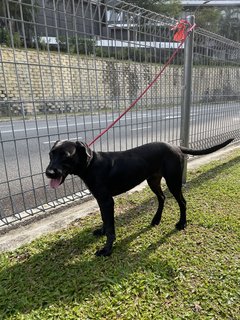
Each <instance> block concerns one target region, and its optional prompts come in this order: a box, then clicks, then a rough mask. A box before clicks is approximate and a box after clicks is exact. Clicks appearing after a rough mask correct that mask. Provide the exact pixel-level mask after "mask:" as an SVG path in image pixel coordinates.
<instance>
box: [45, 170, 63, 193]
mask: <svg viewBox="0 0 240 320" xmlns="http://www.w3.org/2000/svg"><path fill="white" fill-rule="evenodd" d="M46 176H47V178H48V179H49V187H50V188H52V189H57V188H58V187H59V186H60V185H61V184H62V183H63V182H64V181H65V179H66V177H67V173H65V172H63V171H62V170H61V172H60V170H59V172H56V170H52V169H47V170H46Z"/></svg>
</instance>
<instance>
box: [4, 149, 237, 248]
mask: <svg viewBox="0 0 240 320" xmlns="http://www.w3.org/2000/svg"><path fill="white" fill-rule="evenodd" d="M239 146H240V143H235V144H232V145H231V146H229V147H225V148H224V149H222V150H220V151H217V152H215V153H212V154H210V155H206V156H202V157H198V158H192V159H190V160H189V161H188V170H194V169H197V168H199V167H200V166H202V165H204V164H207V163H209V162H211V161H214V160H220V159H223V158H226V157H227V156H228V155H229V153H230V152H231V151H234V150H236V149H238V148H239ZM146 185H147V183H146V182H143V183H142V184H140V185H139V186H137V187H135V188H134V189H132V190H130V191H129V193H133V192H136V191H141V190H142V189H143V188H144V187H146ZM98 210H99V208H98V205H97V202H96V200H95V199H91V200H89V201H87V202H83V203H81V204H78V205H73V206H70V207H67V208H66V206H65V207H63V208H62V209H61V208H60V209H59V210H58V211H60V212H58V213H57V214H52V215H49V216H48V217H46V218H43V219H41V220H38V221H34V222H32V223H30V224H28V225H25V226H19V227H18V228H16V229H13V230H11V231H9V232H8V233H6V234H3V235H0V252H5V251H12V250H15V249H17V248H19V247H21V246H22V245H24V244H27V243H30V242H31V241H33V240H34V239H37V238H39V237H41V236H42V235H46V234H48V233H50V232H55V231H59V230H61V229H64V228H66V227H68V226H69V225H70V224H71V223H73V222H74V221H75V220H77V219H83V218H84V217H86V216H87V215H89V214H92V213H95V212H97V211H98Z"/></svg>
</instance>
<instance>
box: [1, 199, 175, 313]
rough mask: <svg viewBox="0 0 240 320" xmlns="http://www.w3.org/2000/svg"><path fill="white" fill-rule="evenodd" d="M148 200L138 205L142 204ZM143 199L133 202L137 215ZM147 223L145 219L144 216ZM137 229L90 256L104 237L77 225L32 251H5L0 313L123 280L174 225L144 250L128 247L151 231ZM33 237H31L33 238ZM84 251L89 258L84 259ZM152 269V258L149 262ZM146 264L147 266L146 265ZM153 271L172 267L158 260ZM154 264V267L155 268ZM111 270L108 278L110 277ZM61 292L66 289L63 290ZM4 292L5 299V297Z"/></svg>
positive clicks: (77, 296)
mask: <svg viewBox="0 0 240 320" xmlns="http://www.w3.org/2000/svg"><path fill="white" fill-rule="evenodd" d="M148 202H149V200H147V201H146V203H145V204H144V206H145V205H146V206H147V203H148ZM142 206H143V203H141V205H140V206H139V213H138V216H139V215H141V214H143V213H144V212H140V208H142ZM136 211H138V207H135V208H134V209H131V210H130V211H128V212H123V214H122V216H121V215H118V216H117V218H116V228H117V231H118V225H119V224H120V225H121V224H122V225H123V224H124V223H125V222H126V220H129V221H130V220H131V219H134V218H133V216H134V212H135V215H136ZM149 223H150V221H149ZM147 224H148V221H147V220H146V227H143V228H141V229H139V230H137V231H136V230H132V232H128V234H130V235H129V236H128V237H125V238H122V240H119V241H118V240H117V241H116V245H115V249H114V252H113V254H112V256H111V257H106V258H104V257H96V256H95V255H94V252H95V250H96V249H97V248H98V247H100V246H101V245H102V244H103V243H104V242H105V237H103V238H102V239H101V238H98V237H95V236H93V234H92V232H93V228H90V227H88V228H86V227H84V229H83V228H82V230H81V226H80V228H79V229H80V230H79V232H78V233H77V235H74V236H73V237H71V238H68V239H64V235H63V236H62V238H60V239H59V240H57V241H56V242H55V243H53V244H49V246H48V245H47V244H46V249H43V250H42V251H41V252H40V253H37V254H32V253H29V252H28V247H27V246H26V247H25V248H26V250H24V248H23V249H21V250H17V251H16V252H14V253H13V254H12V256H11V255H10V257H9V259H10V260H12V261H13V262H14V264H13V266H11V267H8V268H6V269H4V270H2V271H1V272H0V283H1V286H2V288H3V290H1V291H0V299H1V294H3V293H4V299H3V301H5V303H4V305H3V304H1V305H0V314H1V315H2V318H3V319H4V318H5V317H7V316H9V315H14V314H16V313H26V312H27V313H29V312H31V311H32V310H36V309H38V308H42V307H47V306H50V305H51V306H52V305H55V304H58V303H59V301H61V303H66V304H67V303H71V301H72V299H73V296H74V300H75V301H76V302H77V303H81V301H84V299H86V298H89V296H90V295H94V293H96V294H99V291H101V290H102V288H103V287H105V286H109V285H111V284H112V281H117V282H119V283H121V282H122V281H124V280H127V279H128V278H129V277H130V276H131V275H132V274H133V273H134V272H136V270H137V269H139V268H141V267H142V266H143V265H144V263H146V261H148V257H149V254H150V253H151V252H153V251H154V250H156V249H157V248H158V247H159V246H160V245H161V244H162V243H164V242H165V241H167V239H168V237H170V236H172V235H173V234H174V233H175V230H174V231H173V230H172V231H170V232H169V233H168V234H166V235H164V236H162V237H161V235H160V231H159V238H160V240H159V242H156V243H155V244H154V243H153V244H152V246H148V247H147V248H145V249H144V250H134V252H131V251H130V250H129V246H130V244H131V242H132V241H133V240H134V239H136V238H137V237H139V236H141V235H144V234H145V233H146V232H151V227H150V226H147ZM36 243H37V242H36ZM89 256H90V259H89ZM151 268H152V269H154V262H153V264H151ZM152 269H151V270H152ZM155 269H156V272H159V274H160V275H161V270H163V271H164V272H162V276H163V277H169V279H170V278H171V277H172V275H173V273H174V270H173V269H172V267H171V266H170V265H169V264H168V262H167V261H166V260H162V261H158V265H157V266H156V268H155ZM159 269H160V270H159ZM113 271H114V279H113V280H111V279H112V278H113ZM64 293H66V294H64ZM7 296H9V297H11V299H9V300H8V299H6V297H7Z"/></svg>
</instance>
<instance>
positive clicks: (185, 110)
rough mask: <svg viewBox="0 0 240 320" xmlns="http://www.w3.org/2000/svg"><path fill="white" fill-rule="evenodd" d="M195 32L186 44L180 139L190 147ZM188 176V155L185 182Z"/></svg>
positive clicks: (185, 165) (188, 19)
mask: <svg viewBox="0 0 240 320" xmlns="http://www.w3.org/2000/svg"><path fill="white" fill-rule="evenodd" d="M187 21H188V22H189V23H190V25H193V24H194V22H195V17H194V16H188V17H187ZM193 32H194V31H192V32H191V33H190V34H189V35H188V37H187V39H186V41H185V44H184V85H183V92H182V93H183V95H182V96H183V99H182V105H181V129H180V139H181V146H184V147H188V145H189V127H190V108H191V98H192V65H193V40H194V37H193ZM186 177H187V157H185V160H184V170H183V183H185V182H186Z"/></svg>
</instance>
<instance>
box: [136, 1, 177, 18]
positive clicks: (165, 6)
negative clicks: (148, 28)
mask: <svg viewBox="0 0 240 320" xmlns="http://www.w3.org/2000/svg"><path fill="white" fill-rule="evenodd" d="M130 2H131V3H132V4H135V5H137V6H139V7H141V8H145V9H147V10H151V11H154V12H157V13H161V14H165V15H168V16H173V17H177V16H178V15H179V14H180V13H181V10H182V5H181V1H180V0H131V1H130Z"/></svg>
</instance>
